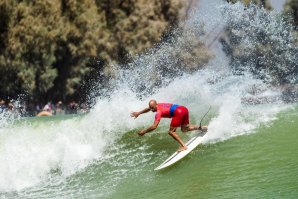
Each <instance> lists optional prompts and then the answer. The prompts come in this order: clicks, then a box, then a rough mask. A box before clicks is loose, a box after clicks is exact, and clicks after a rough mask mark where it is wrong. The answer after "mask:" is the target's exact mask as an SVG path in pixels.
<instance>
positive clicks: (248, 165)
mask: <svg viewBox="0 0 298 199" xmlns="http://www.w3.org/2000/svg"><path fill="white" fill-rule="evenodd" d="M79 118H80V117H76V118H73V117H72V116H71V117H64V118H63V117H62V118H61V117H60V118H54V117H53V118H48V119H45V118H40V119H39V118H34V119H33V118H32V119H29V120H30V122H31V123H32V124H34V123H37V124H39V125H40V124H44V123H45V124H47V123H51V124H55V123H57V124H59V121H60V122H61V121H68V120H69V121H71V120H73V119H75V120H76V122H78V121H79V120H78V119H79ZM297 121H298V106H296V108H292V109H287V110H284V111H282V112H280V113H278V115H277V118H276V120H273V121H271V122H268V123H264V124H262V125H261V126H259V127H258V128H256V129H255V130H254V132H250V133H248V134H246V135H241V136H237V137H232V138H230V139H227V140H225V141H220V142H216V143H207V144H203V145H199V146H198V147H197V148H196V149H195V150H194V151H193V152H192V153H190V154H189V155H188V156H187V157H185V158H184V159H183V160H181V161H180V162H178V163H176V164H175V165H173V166H171V167H169V168H167V169H164V170H161V171H154V168H155V167H157V166H158V165H159V164H160V163H162V162H163V161H164V160H165V159H166V158H167V157H168V156H169V155H171V154H172V153H173V151H175V150H176V149H177V147H178V145H177V143H176V142H175V141H174V140H173V139H172V138H170V136H168V135H167V133H166V130H167V129H166V127H165V126H163V127H160V128H159V129H158V130H157V131H155V132H152V133H151V134H147V135H146V136H144V137H139V136H137V135H136V133H135V131H134V130H133V131H129V132H127V133H125V134H124V135H123V136H120V138H119V139H117V141H116V142H115V143H113V144H111V145H109V147H108V148H107V149H106V151H105V155H104V156H102V157H98V158H95V160H94V161H93V162H92V163H90V164H89V165H88V166H87V167H85V168H83V169H79V170H78V172H76V173H75V174H73V175H70V176H67V177H65V176H63V175H62V174H61V171H60V170H59V168H57V169H54V170H52V171H51V175H50V176H49V177H48V178H47V179H45V180H43V181H42V182H41V183H38V184H36V185H34V186H31V187H29V188H25V189H22V190H20V191H12V192H3V193H1V195H0V198H112V199H122V198H129V199H134V198H135V199H141V198H144V199H150V198H152V199H158V198H166V199H167V198H168V199H172V198H177V199H178V198H191V199H196V198H208V199H209V198H287V199H288V198H293V199H294V198H297V197H298V182H297V180H298V169H297V165H298V159H297V157H298V122H297ZM23 122H24V121H23ZM27 122H28V121H27ZM20 123H22V122H20ZM78 125H80V124H78ZM33 126H34V125H33ZM36 128H39V126H38V125H37V127H36ZM64 128H65V127H64ZM180 134H181V133H180ZM35 135H37V134H35ZM189 136H190V135H182V138H183V139H184V140H187V139H188V138H189ZM44 142H45V144H46V141H45V139H44ZM33 144H34V143H33ZM40 149H42V147H40ZM47 164H48V162H45V166H51V165H47ZM16 178H17V177H16Z"/></svg>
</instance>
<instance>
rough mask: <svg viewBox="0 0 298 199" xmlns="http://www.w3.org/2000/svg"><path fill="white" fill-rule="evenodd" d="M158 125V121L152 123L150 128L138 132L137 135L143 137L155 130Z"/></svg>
mask: <svg viewBox="0 0 298 199" xmlns="http://www.w3.org/2000/svg"><path fill="white" fill-rule="evenodd" d="M158 124H159V121H154V123H153V124H152V125H151V126H150V127H148V128H147V129H144V130H141V131H139V132H138V134H139V135H140V136H143V135H145V134H146V133H149V132H151V131H154V130H155V129H156V128H157V126H158Z"/></svg>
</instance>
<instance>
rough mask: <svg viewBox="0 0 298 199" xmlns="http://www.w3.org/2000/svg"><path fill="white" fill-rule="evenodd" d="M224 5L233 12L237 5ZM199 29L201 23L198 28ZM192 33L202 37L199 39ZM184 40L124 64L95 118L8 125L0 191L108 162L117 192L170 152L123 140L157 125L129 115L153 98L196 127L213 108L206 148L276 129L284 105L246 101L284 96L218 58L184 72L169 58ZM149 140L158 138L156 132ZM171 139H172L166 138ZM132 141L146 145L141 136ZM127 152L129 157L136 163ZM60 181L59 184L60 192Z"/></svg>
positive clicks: (148, 117) (106, 181)
mask: <svg viewBox="0 0 298 199" xmlns="http://www.w3.org/2000/svg"><path fill="white" fill-rule="evenodd" d="M225 6H226V7H227V8H228V7H229V6H232V5H229V4H227V5H225ZM214 9H217V8H216V7H215V8H214ZM243 12H245V10H243ZM196 16H197V15H194V17H196ZM233 20H237V18H235V19H233ZM239 20H240V19H239ZM271 20H275V18H274V17H273V18H272V19H271ZM193 21H196V18H193ZM206 23H208V21H207V22H206ZM188 25H191V23H190V24H188ZM194 27H195V28H199V27H202V26H200V25H198V24H197V25H196V26H194ZM200 31H201V30H196V31H194V32H193V33H197V32H200ZM192 36H198V37H202V35H200V34H192ZM178 39H180V40H175V39H173V40H172V41H171V42H172V43H171V42H170V43H169V42H167V43H165V44H164V46H163V44H162V43H161V44H160V45H161V46H160V47H159V48H156V49H153V50H152V51H148V52H147V54H144V55H140V56H138V57H137V58H135V60H134V61H133V62H132V63H131V64H130V65H129V66H128V67H127V68H126V69H121V67H120V68H119V69H118V71H117V74H118V75H117V79H116V80H114V82H113V84H112V85H113V86H111V87H110V88H111V89H110V90H109V94H108V95H104V96H101V97H99V98H97V100H96V104H95V106H94V107H93V109H92V110H91V111H90V113H89V114H87V115H85V116H79V117H75V118H72V119H66V120H62V121H58V122H57V121H53V122H51V121H48V122H37V123H34V122H32V123H26V124H19V125H18V126H13V127H11V128H3V129H2V130H1V134H0V136H1V139H0V142H1V145H0V161H1V165H0V175H1V179H0V191H1V192H9V191H20V190H23V189H25V188H32V187H38V185H39V186H40V187H43V186H45V187H51V184H50V185H49V184H47V183H51V182H52V178H56V177H57V178H59V179H60V178H61V179H62V180H61V182H60V181H59V180H58V181H59V183H61V184H63V183H65V182H64V181H65V179H67V178H68V177H71V176H73V175H75V174H77V173H80V172H81V171H83V170H84V169H87V168H88V166H89V167H91V166H92V165H94V164H95V167H97V166H98V165H99V166H100V165H101V164H104V163H106V164H108V165H109V167H112V168H117V169H115V170H112V171H109V173H108V174H109V175H111V176H112V178H109V176H106V177H104V176H105V174H104V171H102V173H101V174H102V176H103V177H102V179H103V181H102V183H101V184H102V185H103V186H102V187H100V188H101V192H102V193H105V192H107V191H111V190H110V189H111V187H112V188H113V187H115V186H117V184H118V183H120V182H121V180H122V179H123V178H125V177H126V176H128V175H130V174H131V175H137V172H140V170H138V169H136V170H133V169H130V168H133V166H134V167H135V166H139V167H141V168H142V165H146V164H148V165H151V164H152V158H153V157H155V156H158V155H160V154H163V152H164V150H163V149H160V150H161V151H158V152H157V151H152V150H151V151H150V150H149V147H148V145H146V144H145V143H141V144H139V145H129V144H131V143H122V144H119V143H118V141H119V140H120V139H121V138H122V137H123V136H124V135H127V134H131V136H136V137H137V135H136V133H135V132H136V131H137V130H138V129H142V128H144V127H146V126H148V125H151V124H152V123H153V118H154V114H153V113H151V112H150V113H147V114H145V115H142V116H140V117H139V118H137V119H136V120H135V119H132V118H130V116H129V114H130V112H131V111H138V110H141V109H142V108H144V107H147V106H148V100H149V99H152V98H154V99H157V101H158V102H172V103H178V104H181V105H185V106H187V107H188V108H189V110H190V116H191V123H194V124H198V123H199V121H200V119H201V117H202V116H203V114H204V113H205V111H206V110H207V109H208V107H209V106H210V105H211V107H212V109H211V112H210V115H208V116H207V117H206V120H205V123H204V124H209V132H208V134H207V136H206V140H205V143H214V142H218V141H223V140H227V139H229V138H231V137H235V136H239V135H243V134H250V133H254V130H255V129H256V128H258V126H260V125H262V124H265V125H270V122H271V121H272V120H274V119H275V118H276V114H277V113H279V112H280V111H281V110H283V109H284V108H285V106H284V105H283V102H282V101H280V100H277V101H275V102H274V103H272V104H270V105H266V104H257V105H256V104H254V103H251V104H249V103H243V102H244V101H245V99H248V97H249V98H250V97H253V98H254V99H257V98H258V97H271V96H278V95H280V92H279V91H278V89H272V87H270V85H268V84H267V83H264V82H263V81H262V80H259V79H257V78H256V77H255V76H253V75H251V73H250V71H245V72H244V73H243V74H242V75H236V74H235V73H233V72H232V70H231V68H230V66H228V65H222V62H221V60H220V59H216V62H211V64H209V65H206V66H205V67H204V69H203V70H200V71H197V72H193V71H192V72H191V73H184V72H182V70H180V68H179V65H178V64H177V63H179V60H176V58H177V57H176V56H173V54H171V52H172V51H174V52H175V53H177V52H179V50H180V47H181V46H185V43H184V42H183V37H179V38H178ZM177 41H181V42H182V44H183V45H178V44H177V45H176V44H175V42H177ZM178 43H179V42H178ZM186 44H189V41H188V42H186ZM175 53H174V55H175ZM172 72H173V73H172ZM255 87H258V88H262V91H261V92H251V90H252V88H255ZM278 99H280V98H278ZM168 125H169V122H168V120H163V121H162V122H161V124H160V126H161V130H160V133H165V134H166V133H167V129H168ZM146 136H151V137H158V136H160V135H159V134H154V133H152V134H151V135H146ZM152 139H153V138H152ZM167 139H172V138H170V137H169V136H167ZM134 141H135V142H137V141H138V142H142V138H140V140H134ZM127 145H129V146H130V148H129V149H125V147H126V146H127ZM135 146H138V147H135ZM164 147H165V148H167V146H164ZM148 151H149V152H148ZM152 153H154V155H153V154H152ZM127 154H130V156H129V157H130V158H131V159H130V158H129V157H128V155H127ZM144 157H146V158H144ZM150 157H151V158H150ZM150 161H151V162H150ZM134 162H136V163H134ZM127 165H129V166H127ZM118 168H119V170H118ZM152 168H154V165H152ZM59 183H58V185H55V186H57V187H59ZM109 185H110V186H109Z"/></svg>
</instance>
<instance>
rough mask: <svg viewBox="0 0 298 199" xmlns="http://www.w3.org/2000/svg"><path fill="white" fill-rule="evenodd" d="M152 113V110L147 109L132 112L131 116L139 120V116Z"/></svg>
mask: <svg viewBox="0 0 298 199" xmlns="http://www.w3.org/2000/svg"><path fill="white" fill-rule="evenodd" d="M149 111H150V108H145V109H144V110H141V111H140V112H132V113H131V114H130V116H131V117H134V118H137V117H138V116H139V115H141V114H143V113H148V112H149Z"/></svg>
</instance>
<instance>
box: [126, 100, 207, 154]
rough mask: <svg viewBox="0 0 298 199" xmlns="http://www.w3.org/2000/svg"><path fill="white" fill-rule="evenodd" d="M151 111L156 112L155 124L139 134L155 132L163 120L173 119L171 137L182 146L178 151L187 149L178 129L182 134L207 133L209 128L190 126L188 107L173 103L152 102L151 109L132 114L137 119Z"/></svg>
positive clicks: (170, 130)
mask: <svg viewBox="0 0 298 199" xmlns="http://www.w3.org/2000/svg"><path fill="white" fill-rule="evenodd" d="M149 111H152V112H156V114H155V120H154V123H153V125H151V126H150V127H149V128H147V129H144V130H141V131H139V132H138V134H139V135H140V136H143V135H145V134H146V133H149V132H150V131H153V130H155V129H156V128H157V126H158V124H159V122H160V119H161V118H172V121H171V124H170V129H169V135H170V136H171V137H172V138H174V139H175V140H176V141H177V142H178V143H179V144H180V145H181V146H180V148H179V149H178V151H184V150H186V149H187V146H186V144H184V142H183V141H182V139H181V138H180V137H179V135H178V134H177V133H176V129H177V128H178V127H181V131H182V132H188V131H194V130H204V131H206V130H207V128H208V127H207V126H196V125H191V124H189V113H188V109H187V108H186V107H184V106H180V105H177V104H171V103H157V102H156V100H150V101H149V107H147V108H145V109H143V110H141V111H139V112H132V113H131V117H134V118H137V117H138V116H139V115H141V114H143V113H147V112H149Z"/></svg>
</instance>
